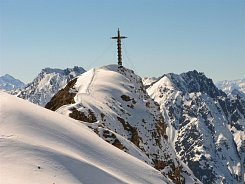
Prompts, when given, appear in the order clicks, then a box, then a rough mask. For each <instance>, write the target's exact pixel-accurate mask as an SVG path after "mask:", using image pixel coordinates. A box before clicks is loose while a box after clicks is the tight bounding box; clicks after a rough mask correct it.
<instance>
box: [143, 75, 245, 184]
mask: <svg viewBox="0 0 245 184" xmlns="http://www.w3.org/2000/svg"><path fill="white" fill-rule="evenodd" d="M147 92H148V94H149V95H150V96H151V97H152V98H153V99H154V100H155V101H156V102H158V103H159V105H160V109H161V112H162V115H163V118H164V120H165V122H166V123H167V124H168V127H167V130H166V133H167V135H168V139H169V141H170V142H171V143H172V145H173V147H174V148H175V150H176V153H177V155H178V157H179V158H180V159H181V160H182V161H183V162H184V163H186V164H187V165H188V166H189V168H190V169H191V170H192V171H193V173H194V175H195V176H196V177H197V178H199V179H200V180H201V181H202V182H203V183H205V184H210V183H227V184H231V183H242V181H244V157H245V133H244V129H245V128H244V127H245V99H244V98H243V97H242V96H241V95H238V94H237V95H233V97H232V98H231V97H228V96H227V95H226V94H225V93H224V92H223V91H221V90H219V89H218V88H217V87H216V86H215V85H214V84H213V82H212V80H211V79H208V78H207V77H206V76H205V75H204V74H203V73H198V72H197V71H191V72H187V73H183V74H181V75H176V74H172V73H170V74H166V75H163V76H162V77H160V78H159V79H158V80H157V81H154V82H153V83H152V84H150V85H148V89H147Z"/></svg>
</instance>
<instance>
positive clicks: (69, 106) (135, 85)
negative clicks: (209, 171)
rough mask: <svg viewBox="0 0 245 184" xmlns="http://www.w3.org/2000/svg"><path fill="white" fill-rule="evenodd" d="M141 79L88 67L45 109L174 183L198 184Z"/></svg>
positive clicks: (115, 68)
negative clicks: (80, 123) (71, 120)
mask: <svg viewBox="0 0 245 184" xmlns="http://www.w3.org/2000/svg"><path fill="white" fill-rule="evenodd" d="M141 80H142V79H141V78H140V77H139V76H137V75H135V74H134V72H133V71H131V70H129V69H126V68H124V67H118V65H109V66H104V67H100V68H95V69H91V70H89V71H87V72H85V73H83V74H82V75H81V76H79V77H77V78H76V79H74V80H72V81H71V82H69V83H68V84H67V86H66V87H64V88H63V89H62V90H60V91H59V92H58V93H57V94H56V95H55V96H54V97H53V98H52V99H51V101H50V102H49V103H48V104H47V105H46V108H49V109H52V110H56V111H57V112H59V113H61V114H65V115H68V116H70V117H72V118H74V119H77V120H81V121H86V122H88V123H87V126H88V127H90V128H91V129H93V130H94V132H96V133H97V134H98V135H99V136H100V137H101V138H103V139H104V140H106V141H107V142H109V143H110V144H112V145H114V146H116V147H117V148H119V149H121V150H123V151H125V152H127V153H129V154H131V155H132V156H134V157H136V158H138V159H140V160H142V161H144V162H146V163H148V164H149V165H152V166H154V167H155V168H157V169H158V170H160V171H161V172H162V174H163V175H165V176H167V177H169V178H170V179H171V180H172V181H173V182H174V183H185V182H188V183H199V182H198V180H197V179H196V178H195V177H194V176H193V175H192V173H191V171H190V170H189V169H188V167H186V166H185V164H181V162H180V161H179V159H178V158H177V157H176V154H175V152H174V150H173V149H172V147H171V145H170V144H169V143H168V142H167V140H166V136H165V129H166V127H165V123H164V122H163V119H162V116H161V114H160V112H159V106H158V105H157V104H156V103H154V101H153V100H152V99H151V98H150V97H149V96H148V95H147V93H146V91H145V90H144V86H143V84H142V82H141ZM67 96H69V99H66V100H64V101H62V100H60V99H64V97H67Z"/></svg>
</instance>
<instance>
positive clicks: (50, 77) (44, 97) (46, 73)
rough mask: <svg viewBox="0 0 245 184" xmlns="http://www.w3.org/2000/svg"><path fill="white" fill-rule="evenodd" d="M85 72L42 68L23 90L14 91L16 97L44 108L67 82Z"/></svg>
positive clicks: (72, 69) (77, 68)
mask: <svg viewBox="0 0 245 184" xmlns="http://www.w3.org/2000/svg"><path fill="white" fill-rule="evenodd" d="M83 72H85V70H84V69H83V68H82V67H78V66H75V67H73V68H66V69H64V70H62V69H57V68H44V69H42V71H41V72H40V73H39V74H38V76H37V77H36V78H35V79H34V80H33V81H32V82H31V83H29V84H27V85H26V87H25V88H23V89H21V90H20V91H16V92H15V94H17V96H18V97H20V98H23V99H27V100H29V101H30V102H33V103H35V104H38V105H41V106H45V105H46V103H47V102H49V101H50V99H51V98H52V97H53V95H54V94H55V93H57V91H59V90H60V89H61V88H62V87H63V86H65V85H66V84H67V82H69V81H71V80H72V79H73V78H74V77H76V76H78V75H80V74H81V73H83Z"/></svg>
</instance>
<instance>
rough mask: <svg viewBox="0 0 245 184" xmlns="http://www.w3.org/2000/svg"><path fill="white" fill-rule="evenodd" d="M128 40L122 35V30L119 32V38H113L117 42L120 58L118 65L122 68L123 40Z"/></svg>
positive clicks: (118, 56)
mask: <svg viewBox="0 0 245 184" xmlns="http://www.w3.org/2000/svg"><path fill="white" fill-rule="evenodd" d="M125 38H127V37H126V36H121V35H120V30H119V28H118V30H117V36H115V37H111V39H116V40H117V58H118V65H119V66H122V47H121V39H125Z"/></svg>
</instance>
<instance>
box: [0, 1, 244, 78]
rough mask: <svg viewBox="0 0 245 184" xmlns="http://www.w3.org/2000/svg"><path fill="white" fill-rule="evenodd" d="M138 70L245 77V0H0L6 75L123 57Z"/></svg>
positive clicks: (0, 56) (0, 69)
mask: <svg viewBox="0 0 245 184" xmlns="http://www.w3.org/2000/svg"><path fill="white" fill-rule="evenodd" d="M118 27H120V30H121V34H123V35H125V36H128V39H125V40H123V63H124V65H125V66H126V67H128V68H132V69H134V70H135V72H136V73H137V74H138V75H140V76H142V77H143V76H161V75H162V74H164V73H169V72H173V73H182V72H186V71H189V70H194V69H196V70H198V71H201V72H204V73H205V74H206V75H207V76H208V77H210V78H212V79H213V80H214V81H219V80H225V79H238V78H243V77H245V0H185V1H182V0H124V1H119V0H21V1H20V0H0V31H1V40H0V62H1V63H0V75H3V74H5V73H9V74H11V75H13V76H14V77H16V78H19V79H20V80H22V81H24V82H30V81H32V80H33V79H34V77H35V76H36V75H37V74H38V73H39V72H40V71H41V69H42V68H45V67H54V68H67V67H73V66H82V67H84V68H85V69H87V70H88V69H90V68H91V67H97V66H102V65H107V64H111V63H116V62H117V56H116V43H115V40H111V39H110V37H111V36H115V35H116V31H117V28H118Z"/></svg>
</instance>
